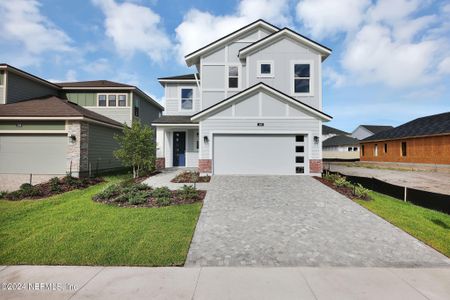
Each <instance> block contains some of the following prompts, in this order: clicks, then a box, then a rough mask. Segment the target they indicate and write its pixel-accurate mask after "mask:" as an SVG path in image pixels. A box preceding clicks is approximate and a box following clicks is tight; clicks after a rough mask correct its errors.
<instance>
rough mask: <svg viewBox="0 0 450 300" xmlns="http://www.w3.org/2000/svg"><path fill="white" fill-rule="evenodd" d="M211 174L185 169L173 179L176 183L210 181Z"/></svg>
mask: <svg viewBox="0 0 450 300" xmlns="http://www.w3.org/2000/svg"><path fill="white" fill-rule="evenodd" d="M210 180H211V176H200V173H199V172H192V171H185V172H182V173H180V174H178V175H177V176H175V178H174V179H172V180H171V182H174V183H198V182H209V181H210Z"/></svg>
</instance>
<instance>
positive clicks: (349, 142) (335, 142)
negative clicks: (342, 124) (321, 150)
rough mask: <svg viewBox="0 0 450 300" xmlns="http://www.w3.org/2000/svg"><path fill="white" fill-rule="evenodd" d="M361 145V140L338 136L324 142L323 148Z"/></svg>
mask: <svg viewBox="0 0 450 300" xmlns="http://www.w3.org/2000/svg"><path fill="white" fill-rule="evenodd" d="M358 144H359V140H358V139H355V138H352V137H349V136H346V135H336V136H333V137H331V138H329V139H326V140H325V141H323V142H322V146H323V147H331V146H356V145H358Z"/></svg>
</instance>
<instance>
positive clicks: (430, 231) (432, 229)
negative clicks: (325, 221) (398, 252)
mask: <svg viewBox="0 0 450 300" xmlns="http://www.w3.org/2000/svg"><path fill="white" fill-rule="evenodd" d="M370 195H371V196H372V198H373V200H371V201H363V200H356V201H357V202H358V203H359V204H361V205H362V206H364V207H365V208H367V209H368V210H370V211H372V212H373V213H375V214H377V215H379V216H380V217H382V218H383V219H385V220H386V221H388V222H390V223H392V224H394V225H395V226H397V227H399V228H401V229H402V230H404V231H406V232H407V233H409V234H410V235H412V236H414V237H415V238H417V239H419V240H421V241H422V242H424V243H425V244H427V245H429V246H431V247H433V248H435V249H436V250H438V251H440V252H441V253H443V254H444V255H446V256H448V257H450V216H449V215H447V214H444V213H440V212H437V211H434V210H430V209H427V208H422V207H420V206H416V205H413V204H411V203H407V202H403V201H400V200H397V199H395V198H392V197H389V196H386V195H383V194H379V193H375V192H371V193H370Z"/></svg>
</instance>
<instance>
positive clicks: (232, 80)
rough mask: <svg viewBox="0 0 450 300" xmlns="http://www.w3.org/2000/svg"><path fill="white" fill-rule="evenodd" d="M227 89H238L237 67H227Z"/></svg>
mask: <svg viewBox="0 0 450 300" xmlns="http://www.w3.org/2000/svg"><path fill="white" fill-rule="evenodd" d="M228 88H229V89H237V88H239V67H238V66H228Z"/></svg>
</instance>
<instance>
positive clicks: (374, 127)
mask: <svg viewBox="0 0 450 300" xmlns="http://www.w3.org/2000/svg"><path fill="white" fill-rule="evenodd" d="M359 127H363V128H365V129H367V130H368V131H370V132H372V133H373V134H376V133H379V132H382V131H386V130H389V129H392V128H394V126H390V125H359Z"/></svg>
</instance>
